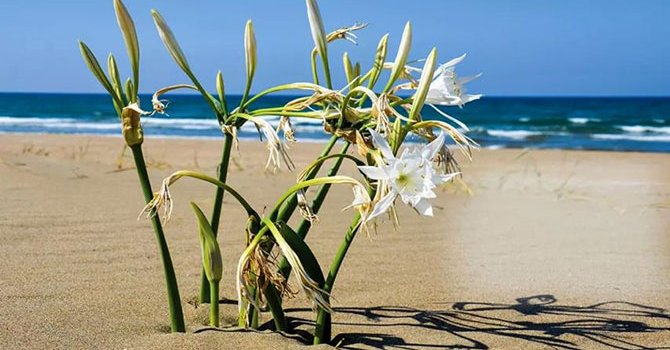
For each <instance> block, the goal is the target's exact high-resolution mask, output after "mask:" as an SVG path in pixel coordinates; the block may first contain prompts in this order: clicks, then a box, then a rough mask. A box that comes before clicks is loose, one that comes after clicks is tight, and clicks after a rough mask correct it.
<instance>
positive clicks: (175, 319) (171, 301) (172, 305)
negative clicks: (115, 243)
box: [130, 145, 186, 332]
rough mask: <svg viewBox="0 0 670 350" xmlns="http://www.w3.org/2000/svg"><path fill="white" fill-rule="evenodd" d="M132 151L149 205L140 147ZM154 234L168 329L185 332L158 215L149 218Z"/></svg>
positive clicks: (170, 260)
mask: <svg viewBox="0 0 670 350" xmlns="http://www.w3.org/2000/svg"><path fill="white" fill-rule="evenodd" d="M130 149H131V150H132V151H133V158H134V159H135V167H136V168H137V176H138V177H139V180H140V185H141V186H142V191H143V192H144V200H145V201H146V202H147V203H149V202H150V201H151V200H152V199H153V197H154V194H153V191H152V189H151V182H150V181H149V174H148V173H147V166H146V164H145V163H144V155H143V154H142V145H135V146H131V147H130ZM151 223H152V224H153V228H154V234H155V236H156V241H157V242H158V247H159V249H160V254H161V261H162V262H163V272H164V274H165V284H166V287H167V297H168V307H169V310H170V328H171V329H172V332H186V327H185V326H184V315H183V312H182V308H181V299H180V298H179V286H178V285H177V277H176V276H175V273H174V267H173V266H172V258H170V250H169V248H168V245H167V241H166V240H165V235H164V234H163V227H162V226H161V222H160V219H159V217H158V215H153V216H152V217H151Z"/></svg>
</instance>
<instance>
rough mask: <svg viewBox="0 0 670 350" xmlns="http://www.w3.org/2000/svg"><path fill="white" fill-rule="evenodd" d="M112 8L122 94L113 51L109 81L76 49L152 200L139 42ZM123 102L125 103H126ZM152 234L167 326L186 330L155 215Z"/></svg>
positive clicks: (118, 7)
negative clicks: (122, 54) (123, 62)
mask: <svg viewBox="0 0 670 350" xmlns="http://www.w3.org/2000/svg"><path fill="white" fill-rule="evenodd" d="M114 9H115V12H116V17H117V21H118V23H119V28H120V29H121V33H122V34H123V38H124V41H125V43H126V48H127V51H128V56H129V59H130V64H131V68H132V71H133V78H134V79H133V81H134V84H133V81H131V80H130V79H129V80H128V82H127V83H126V91H125V94H126V96H125V98H124V96H123V94H122V91H123V87H122V86H121V84H120V78H119V74H118V68H117V66H116V61H115V59H114V57H113V56H112V55H110V56H109V58H108V62H107V66H108V67H107V68H108V71H109V74H110V76H111V79H112V81H111V82H110V80H109V79H108V78H107V76H106V75H105V73H104V72H103V70H102V68H101V67H100V64H99V63H98V61H97V59H96V58H95V55H94V54H93V52H91V50H90V49H89V48H88V46H86V44H84V43H83V42H81V41H80V42H79V49H80V51H81V54H82V57H83V59H84V62H85V63H86V65H87V66H88V68H89V69H90V70H91V72H92V73H93V75H94V76H95V77H96V79H97V80H98V81H99V82H100V84H101V85H102V86H103V87H104V88H105V90H107V92H108V93H109V94H110V96H111V97H112V102H113V105H114V108H115V110H116V111H117V114H118V116H119V118H120V119H121V123H122V134H123V138H124V140H125V142H126V144H127V145H128V147H130V149H131V150H132V152H133V159H134V161H135V167H136V169H137V175H138V178H139V181H140V185H141V187H142V192H143V193H144V197H145V200H146V201H147V202H149V201H151V200H152V198H153V191H152V189H151V183H150V181H149V174H148V173H147V168H146V164H145V161H144V155H143V153H142V143H143V142H144V133H143V131H142V125H141V122H140V117H141V115H142V114H143V111H142V110H141V109H140V107H139V105H138V104H137V101H138V99H137V87H138V84H139V55H140V54H139V45H138V43H137V34H136V32H135V26H134V24H133V21H132V19H131V17H130V15H129V14H128V11H127V10H126V8H125V6H124V5H123V3H122V2H121V1H120V0H114ZM126 102H127V103H128V104H127V105H126ZM152 224H153V229H154V234H155V236H156V241H157V243H158V247H159V250H160V255H161V261H162V263H163V272H164V275H165V284H166V287H167V297H168V308H169V310H170V328H171V330H172V332H185V331H186V327H185V325H184V316H183V312H182V308H181V299H180V297H179V287H178V285H177V279H176V276H175V272H174V267H173V265H172V259H171V257H170V250H169V248H168V245H167V241H166V239H165V235H164V233H163V227H162V225H161V222H160V220H159V219H158V218H154V219H153V220H152Z"/></svg>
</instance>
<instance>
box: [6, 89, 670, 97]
mask: <svg viewBox="0 0 670 350" xmlns="http://www.w3.org/2000/svg"><path fill="white" fill-rule="evenodd" d="M0 94H35V95H92V96H101V95H104V96H106V95H108V94H107V93H106V92H53V91H0ZM139 94H140V95H148V96H151V95H152V94H153V92H140V93H139ZM170 95H171V96H199V94H198V93H196V92H194V93H174V94H170ZM253 95H254V94H251V96H253ZM228 96H235V97H241V96H242V94H241V93H239V94H238V93H234V94H228ZM274 96H301V94H297V93H296V94H291V93H276V94H274ZM407 96H411V95H407ZM485 98H670V93H668V94H630V95H625V94H602V95H599V94H573V93H570V94H560V95H559V94H496V95H494V94H491V95H486V94H485V95H484V96H483V98H482V99H485Z"/></svg>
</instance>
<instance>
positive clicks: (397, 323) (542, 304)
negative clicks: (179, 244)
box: [286, 294, 670, 349]
mask: <svg viewBox="0 0 670 350" xmlns="http://www.w3.org/2000/svg"><path fill="white" fill-rule="evenodd" d="M446 305H448V307H445V309H443V310H419V309H414V308H409V307H398V306H377V307H370V308H358V307H343V308H336V309H335V311H336V315H337V314H339V315H340V316H339V317H338V316H335V322H334V325H333V331H334V334H336V335H335V337H334V338H333V341H332V344H333V345H336V346H337V347H338V348H340V349H362V348H366V349H369V348H373V349H490V348H492V347H493V346H495V345H494V344H497V343H499V342H501V343H503V344H508V343H513V344H515V346H516V347H517V348H524V347H532V348H537V347H541V348H554V349H584V348H604V349H670V313H668V312H667V311H666V310H664V309H661V308H657V307H651V306H646V305H640V304H634V303H629V302H623V301H611V302H603V303H598V304H594V305H588V306H570V305H560V304H559V303H558V302H557V300H556V298H555V297H554V296H553V295H548V294H547V295H535V296H531V297H526V298H518V299H516V303H510V304H501V303H486V302H457V303H453V304H445V306H446ZM305 311H307V309H287V310H286V312H287V315H291V314H295V313H298V312H305ZM338 319H339V320H341V321H338ZM290 321H291V326H292V327H293V329H294V331H295V332H297V333H298V334H300V335H301V336H302V337H303V338H305V339H306V340H307V341H309V338H310V337H311V335H310V334H309V333H308V331H307V330H308V329H310V328H311V326H313V321H312V320H306V319H303V318H299V317H290ZM303 326H308V327H303ZM338 328H340V329H342V328H345V329H347V330H351V329H356V328H360V329H361V332H356V333H340V334H337V329H338ZM394 328H395V330H396V331H398V330H399V329H402V334H405V335H406V336H405V338H403V337H401V336H398V335H394V334H393V333H394ZM377 329H378V330H379V331H377ZM368 331H369V332H368ZM651 332H669V333H667V334H665V333H664V336H661V334H659V337H658V338H659V339H660V338H667V339H668V342H669V344H668V345H667V346H665V347H658V345H657V344H654V345H645V344H642V343H641V342H642V340H637V339H636V338H639V335H641V334H645V333H651ZM408 334H409V335H410V336H407V335H408ZM406 338H407V339H406ZM409 338H411V339H414V340H408V339H409ZM416 339H420V341H416ZM426 339H432V341H428V340H426ZM435 339H439V341H435ZM424 340H426V341H425V342H424ZM517 344H518V345H517Z"/></svg>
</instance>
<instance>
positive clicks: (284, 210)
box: [239, 136, 338, 330]
mask: <svg viewBox="0 0 670 350" xmlns="http://www.w3.org/2000/svg"><path fill="white" fill-rule="evenodd" d="M337 139H338V137H337V136H332V137H331V138H330V141H329V142H328V144H327V145H326V147H325V148H324V149H323V151H322V152H321V155H320V156H319V157H325V156H327V155H328V154H329V153H330V151H331V150H332V149H333V146H335V143H336V142H337ZM320 167H321V166H320V165H319V166H316V167H314V168H313V169H312V170H311V171H310V173H309V174H308V175H307V176H306V178H307V179H311V178H314V177H315V176H316V174H317V173H318V172H319V169H320ZM297 205H298V199H297V196H296V195H295V194H294V195H292V196H291V198H289V199H288V200H287V201H286V203H285V204H284V206H283V207H281V210H279V208H275V210H274V211H273V212H272V213H270V215H269V217H270V218H271V220H273V221H274V220H275V219H277V218H278V219H277V220H278V221H282V222H286V221H288V220H289V219H290V218H291V215H293V212H294V211H295V209H296V207H297ZM266 227H267V226H266ZM256 237H257V238H260V237H258V235H257V236H256ZM251 244H254V242H252V243H251ZM271 249H272V248H271V247H270V248H269V249H268V252H269V251H270V250H271ZM287 263H288V262H287ZM265 292H266V294H265V297H266V299H267V300H268V304H269V306H270V310H271V311H272V315H273V318H274V320H275V328H277V330H281V328H284V329H286V327H287V325H286V319H285V318H284V316H283V311H282V309H281V298H280V297H279V296H276V299H277V300H276V305H274V307H273V304H272V303H274V302H275V300H271V299H272V298H273V296H271V295H269V294H270V293H267V290H266V291H265ZM252 295H254V297H255V295H256V290H255V289H254V290H253V293H252ZM244 310H246V313H247V315H244V314H240V317H239V320H240V321H239V324H240V327H243V326H244V318H245V316H246V317H248V318H249V319H250V320H253V319H254V313H256V309H255V308H254V307H253V306H251V305H250V306H249V307H247V308H244ZM279 312H281V315H279ZM248 315H251V317H249V316H248Z"/></svg>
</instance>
